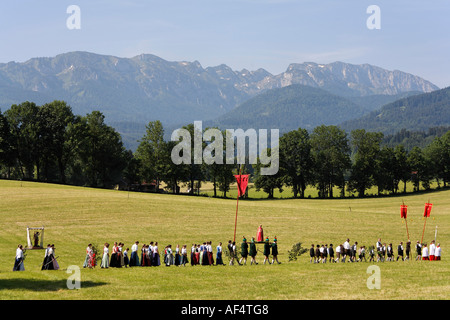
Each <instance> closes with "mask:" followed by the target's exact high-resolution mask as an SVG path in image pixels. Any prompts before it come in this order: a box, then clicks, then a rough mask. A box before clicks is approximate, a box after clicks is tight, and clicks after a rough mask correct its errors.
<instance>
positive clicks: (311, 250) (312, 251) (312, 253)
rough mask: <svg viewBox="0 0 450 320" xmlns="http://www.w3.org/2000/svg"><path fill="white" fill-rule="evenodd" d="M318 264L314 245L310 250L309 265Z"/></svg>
mask: <svg viewBox="0 0 450 320" xmlns="http://www.w3.org/2000/svg"><path fill="white" fill-rule="evenodd" d="M313 262H314V263H316V254H315V252H314V244H312V245H311V248H309V263H313Z"/></svg>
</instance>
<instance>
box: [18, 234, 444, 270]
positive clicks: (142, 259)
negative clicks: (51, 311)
mask: <svg viewBox="0 0 450 320" xmlns="http://www.w3.org/2000/svg"><path fill="white" fill-rule="evenodd" d="M262 240H263V233H262V227H261V226H260V228H259V229H258V233H257V238H256V240H255V238H253V237H252V238H251V240H250V241H249V242H248V241H247V239H246V237H243V238H242V242H241V245H240V251H238V250H237V248H236V242H235V241H231V240H229V241H228V244H227V246H226V249H227V250H226V251H225V254H226V255H227V256H228V258H229V263H228V265H230V266H232V265H234V264H238V265H246V264H247V259H248V258H249V257H250V265H253V264H255V265H256V264H258V262H257V261H256V255H257V252H258V251H259V250H258V249H257V247H256V244H257V243H261V244H264V248H263V251H262V254H263V256H264V260H263V264H266V263H268V264H274V263H278V264H280V263H281V262H279V261H278V244H277V238H276V237H275V238H274V240H273V242H270V241H269V237H266V238H265V240H264V241H262ZM130 251H131V252H130ZM260 252H261V251H260ZM415 252H416V255H415V257H414V258H413V257H412V248H411V241H410V240H408V241H407V242H406V245H405V246H403V242H400V243H399V244H398V245H397V250H396V253H395V252H394V247H393V245H392V243H389V244H386V243H382V242H381V239H378V241H377V242H376V244H375V245H374V246H370V247H369V248H367V249H366V246H363V245H358V242H356V241H355V242H354V244H350V239H347V240H346V241H345V242H344V243H343V244H339V245H337V246H336V247H334V246H333V244H329V245H328V244H324V245H319V244H317V245H314V244H311V248H310V249H309V255H310V263H326V262H327V261H329V262H331V263H340V262H362V261H364V262H367V261H369V262H384V261H399V260H400V261H407V260H412V259H415V260H416V261H417V260H431V261H435V260H437V261H439V260H441V246H440V244H439V243H437V244H436V243H435V240H432V241H431V242H430V245H429V246H428V245H427V244H426V243H420V241H417V242H416V245H415ZM223 255H224V250H223V248H222V242H219V244H218V245H217V247H216V255H215V257H214V254H213V246H212V242H211V241H207V242H203V243H202V244H192V246H191V248H190V253H189V255H188V249H187V245H181V246H180V245H178V244H177V245H176V247H175V249H172V245H167V246H166V247H165V248H164V250H163V251H162V252H160V250H159V247H158V242H153V241H151V242H150V243H149V244H143V245H142V246H140V245H139V241H136V242H135V243H134V244H133V245H132V246H131V250H130V249H129V248H125V245H124V244H123V243H122V242H114V245H113V246H112V248H111V249H110V245H109V243H105V244H104V246H103V252H102V259H101V264H100V267H101V268H105V269H106V268H110V267H112V268H122V267H125V268H128V267H138V266H140V267H151V266H160V265H161V263H163V264H164V265H165V266H172V265H175V266H179V267H181V266H186V265H188V264H189V263H190V265H191V266H196V265H203V266H204V265H209V266H212V265H226V264H225V263H224V257H223ZM270 257H272V259H270ZM57 258H58V257H55V246H54V245H53V244H52V245H50V244H49V245H47V248H46V250H45V255H44V261H43V263H42V266H41V270H58V269H59V265H58V261H57ZM347 259H348V260H347ZM24 260H25V249H24V248H23V247H22V245H20V244H19V245H18V247H17V250H16V257H15V262H14V267H13V271H24V270H25V267H24ZM96 261H97V257H96V255H95V252H94V249H93V245H92V244H89V245H88V246H87V248H86V258H85V261H84V264H83V267H84V268H86V267H88V268H93V267H95V266H96V265H97V262H96Z"/></svg>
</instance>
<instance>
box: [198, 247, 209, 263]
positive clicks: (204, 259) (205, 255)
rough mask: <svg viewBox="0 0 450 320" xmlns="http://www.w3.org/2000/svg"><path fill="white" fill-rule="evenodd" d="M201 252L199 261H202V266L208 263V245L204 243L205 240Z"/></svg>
mask: <svg viewBox="0 0 450 320" xmlns="http://www.w3.org/2000/svg"><path fill="white" fill-rule="evenodd" d="M201 249H202V252H201V253H200V254H201V256H202V257H201V261H202V263H201V264H202V266H207V265H209V260H208V246H207V245H206V242H203V245H202V246H201Z"/></svg>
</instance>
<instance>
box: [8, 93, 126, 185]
mask: <svg viewBox="0 0 450 320" xmlns="http://www.w3.org/2000/svg"><path fill="white" fill-rule="evenodd" d="M104 120H105V117H104V116H103V114H101V113H100V112H98V111H93V112H92V113H90V114H87V115H86V116H84V117H82V116H78V115H74V114H73V112H72V109H71V108H70V106H68V105H67V104H66V103H65V102H64V101H53V102H51V103H47V104H44V105H43V106H37V105H36V104H34V103H33V102H24V103H21V104H19V105H12V106H11V108H10V109H8V110H6V111H5V112H4V114H2V113H1V112H0V166H1V173H2V176H4V177H6V178H10V179H23V180H37V181H47V182H60V183H64V184H65V183H67V184H74V185H89V186H93V187H109V186H111V185H112V184H113V183H115V182H117V181H120V179H121V178H122V175H123V173H124V171H125V169H126V168H127V164H128V163H129V161H130V159H131V158H132V156H133V155H132V154H131V153H130V152H127V151H126V150H125V148H124V147H123V144H122V140H121V137H120V134H119V133H117V132H116V131H115V130H114V129H113V128H111V127H109V126H107V125H106V124H105V122H104Z"/></svg>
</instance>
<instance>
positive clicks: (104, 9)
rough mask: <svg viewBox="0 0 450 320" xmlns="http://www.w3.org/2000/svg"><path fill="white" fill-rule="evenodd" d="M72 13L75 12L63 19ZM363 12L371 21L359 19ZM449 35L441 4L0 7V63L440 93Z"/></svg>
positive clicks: (247, 1) (226, 0)
mask: <svg viewBox="0 0 450 320" xmlns="http://www.w3.org/2000/svg"><path fill="white" fill-rule="evenodd" d="M71 5H76V6H77V7H78V8H79V11H78V12H74V11H72V10H69V12H68V8H69V7H70V6H71ZM371 5H376V6H377V7H378V8H379V16H374V14H375V12H373V11H369V12H368V11H367V9H368V8H369V6H371ZM78 13H79V14H78ZM74 18H76V19H75V20H74ZM374 18H375V20H373V19H374ZM67 20H69V22H70V23H69V25H70V26H71V27H68V24H67ZM368 20H369V22H370V23H369V25H372V24H376V25H377V26H378V27H379V28H375V29H373V28H369V27H368ZM75 24H76V26H77V27H79V28H73V26H74V25H75ZM449 31H450V1H448V0H433V1H417V0H408V1H404V0H396V1H392V0H389V1H385V0H371V1H366V0H339V1H338V0H159V1H153V0H129V1H124V0H122V1H113V0H70V1H67V0H48V1H45V0H42V1H35V0H20V1H2V3H1V4H0V63H7V62H10V61H16V62H24V61H26V60H28V59H30V58H34V57H53V56H56V55H58V54H61V53H66V52H70V51H88V52H93V53H98V54H105V55H113V56H117V57H128V58H129V57H134V56H136V55H139V54H143V53H144V54H154V55H157V56H159V57H161V58H163V59H165V60H169V61H198V62H200V64H201V65H202V66H203V67H204V68H206V67H209V66H217V65H220V64H226V65H228V66H229V67H231V68H232V69H233V70H242V69H244V68H245V69H248V70H257V69H259V68H264V69H266V70H267V71H269V72H270V73H272V74H279V73H282V72H284V71H285V70H286V69H287V67H288V66H289V64H291V63H303V62H316V63H321V64H326V63H331V62H335V61H342V62H346V63H352V64H363V63H368V64H372V65H376V66H379V67H382V68H385V69H388V70H401V71H404V72H408V73H411V74H414V75H418V76H420V77H423V78H424V79H426V80H428V81H431V82H432V83H434V84H435V85H437V86H438V87H440V88H444V87H448V86H450V59H449V58H450V32H449Z"/></svg>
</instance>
